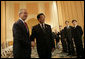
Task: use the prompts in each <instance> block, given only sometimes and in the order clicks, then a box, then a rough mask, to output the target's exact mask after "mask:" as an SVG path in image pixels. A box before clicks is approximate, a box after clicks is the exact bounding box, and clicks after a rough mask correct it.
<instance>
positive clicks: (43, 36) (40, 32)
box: [30, 13, 55, 58]
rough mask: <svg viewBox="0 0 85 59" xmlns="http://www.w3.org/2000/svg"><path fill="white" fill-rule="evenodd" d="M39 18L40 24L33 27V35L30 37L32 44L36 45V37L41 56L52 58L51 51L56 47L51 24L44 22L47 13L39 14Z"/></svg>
mask: <svg viewBox="0 0 85 59" xmlns="http://www.w3.org/2000/svg"><path fill="white" fill-rule="evenodd" d="M37 19H38V21H39V24H37V25H35V26H34V27H33V28H32V35H31V37H30V38H31V41H32V46H34V38H36V42H37V52H38V55H39V58H51V51H53V50H54V48H55V45H54V39H53V38H52V31H51V26H50V25H48V24H45V23H44V22H45V15H44V14H43V13H40V14H38V15H37Z"/></svg>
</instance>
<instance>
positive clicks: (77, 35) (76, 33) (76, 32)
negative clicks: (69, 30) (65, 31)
mask: <svg viewBox="0 0 85 59" xmlns="http://www.w3.org/2000/svg"><path fill="white" fill-rule="evenodd" d="M72 23H73V26H74V27H73V37H74V42H75V46H76V52H77V57H78V58H82V57H84V49H83V44H82V35H83V31H82V28H81V26H79V25H77V21H76V20H72Z"/></svg>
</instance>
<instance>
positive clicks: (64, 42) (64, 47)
mask: <svg viewBox="0 0 85 59" xmlns="http://www.w3.org/2000/svg"><path fill="white" fill-rule="evenodd" d="M61 42H62V47H63V51H64V52H67V44H66V41H65V39H63V38H61Z"/></svg>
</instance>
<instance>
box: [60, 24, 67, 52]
mask: <svg viewBox="0 0 85 59" xmlns="http://www.w3.org/2000/svg"><path fill="white" fill-rule="evenodd" d="M59 29H60V32H59V35H60V39H61V43H62V47H63V50H62V52H65V53H67V41H66V39H65V34H64V29H62V26H61V25H60V26H59Z"/></svg>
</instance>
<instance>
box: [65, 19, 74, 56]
mask: <svg viewBox="0 0 85 59" xmlns="http://www.w3.org/2000/svg"><path fill="white" fill-rule="evenodd" d="M65 24H66V26H65V27H64V34H65V39H66V40H67V45H68V55H70V56H74V55H75V51H74V44H73V40H72V26H69V21H65Z"/></svg>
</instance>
